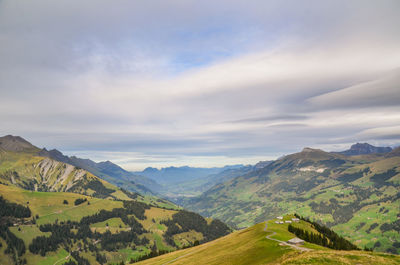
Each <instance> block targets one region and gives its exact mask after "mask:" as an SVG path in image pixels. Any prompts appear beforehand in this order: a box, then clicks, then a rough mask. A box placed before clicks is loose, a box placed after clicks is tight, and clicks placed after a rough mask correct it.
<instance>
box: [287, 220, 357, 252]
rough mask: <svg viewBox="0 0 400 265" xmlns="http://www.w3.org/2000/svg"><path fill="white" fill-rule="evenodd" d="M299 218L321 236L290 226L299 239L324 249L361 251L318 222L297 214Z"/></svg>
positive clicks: (289, 228)
mask: <svg viewBox="0 0 400 265" xmlns="http://www.w3.org/2000/svg"><path fill="white" fill-rule="evenodd" d="M295 215H296V217H297V218H299V219H302V220H304V221H306V222H308V223H310V224H311V225H312V227H313V228H314V229H315V230H317V231H318V232H319V233H320V235H318V234H314V233H312V232H308V231H306V230H303V229H301V228H298V227H295V226H293V225H291V224H289V226H288V230H289V232H291V233H293V234H295V235H296V236H297V237H299V238H301V239H303V240H305V241H307V242H310V243H315V244H318V245H321V246H324V247H328V248H332V249H337V250H359V248H358V247H357V246H356V245H354V244H353V243H351V242H350V241H348V240H346V239H345V238H343V237H341V236H339V235H338V234H336V233H335V232H334V231H332V230H331V229H329V228H328V227H326V226H324V225H321V224H319V223H317V222H313V221H311V220H309V219H308V218H303V217H301V216H299V215H297V214H295Z"/></svg>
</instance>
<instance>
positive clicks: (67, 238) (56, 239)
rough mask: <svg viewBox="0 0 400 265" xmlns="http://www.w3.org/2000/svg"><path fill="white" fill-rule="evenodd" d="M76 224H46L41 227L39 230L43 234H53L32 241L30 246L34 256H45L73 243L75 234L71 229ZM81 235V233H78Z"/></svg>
mask: <svg viewBox="0 0 400 265" xmlns="http://www.w3.org/2000/svg"><path fill="white" fill-rule="evenodd" d="M74 224H76V222H75V223H72V222H69V223H63V224H45V225H41V226H39V230H40V231H42V232H51V235H50V236H49V237H46V236H38V237H35V238H34V239H33V240H32V243H31V244H29V251H30V252H32V253H34V254H40V255H41V256H45V255H46V253H47V252H49V251H56V250H57V249H58V246H59V245H60V244H61V243H64V242H65V243H67V244H70V243H71V238H74V237H75V235H74V233H72V232H71V228H73V227H74ZM78 235H79V233H78Z"/></svg>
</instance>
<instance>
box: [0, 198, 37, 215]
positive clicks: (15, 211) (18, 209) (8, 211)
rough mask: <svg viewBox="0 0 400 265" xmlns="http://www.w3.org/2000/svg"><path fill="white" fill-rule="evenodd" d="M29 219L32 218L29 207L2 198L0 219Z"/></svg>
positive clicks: (0, 199) (0, 201)
mask: <svg viewBox="0 0 400 265" xmlns="http://www.w3.org/2000/svg"><path fill="white" fill-rule="evenodd" d="M5 216H7V217H15V218H28V217H30V216H31V210H30V209H29V207H25V206H23V205H20V204H16V203H13V202H9V201H7V200H5V199H4V198H3V197H2V196H0V218H1V217H5Z"/></svg>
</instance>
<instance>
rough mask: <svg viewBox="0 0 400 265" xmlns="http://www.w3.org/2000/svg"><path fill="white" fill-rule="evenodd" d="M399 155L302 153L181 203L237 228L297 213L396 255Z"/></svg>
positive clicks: (399, 218)
mask: <svg viewBox="0 0 400 265" xmlns="http://www.w3.org/2000/svg"><path fill="white" fill-rule="evenodd" d="M357 146H359V145H356V147H357ZM353 150H354V148H353ZM369 150H377V151H381V150H382V149H369ZM385 150H388V149H385ZM399 151H400V148H396V149H394V150H392V151H390V152H386V153H384V154H382V153H371V152H369V153H368V154H366V155H354V156H348V155H344V154H341V153H330V152H325V151H322V150H319V149H312V148H304V149H303V150H302V151H301V152H299V153H295V154H291V155H287V156H284V157H282V158H280V159H278V160H276V161H273V162H271V163H269V164H268V165H266V166H265V167H262V168H258V169H254V170H252V171H250V172H248V173H247V174H243V175H240V176H237V177H235V178H232V179H230V180H228V181H226V182H223V183H220V184H217V185H215V186H213V187H212V188H211V189H209V190H207V191H206V192H204V193H202V194H201V195H200V196H197V197H191V198H181V201H179V203H180V204H181V205H183V207H185V208H187V209H190V210H193V211H196V212H199V213H201V214H202V215H204V216H208V217H213V218H219V219H221V220H223V221H225V222H227V223H228V224H231V225H233V226H236V227H239V228H240V227H248V226H250V225H253V224H256V223H259V222H261V221H263V220H266V219H270V218H273V217H274V216H277V215H281V214H284V213H293V212H296V213H299V214H301V215H304V216H307V217H309V218H311V219H313V220H316V221H318V222H320V223H323V224H325V225H328V226H329V227H331V228H333V229H334V230H335V231H336V232H338V233H339V234H341V235H343V236H345V237H346V238H348V239H349V240H351V241H352V242H354V243H356V244H357V245H359V246H361V247H368V248H373V249H375V250H379V251H388V252H393V253H398V252H399V245H400V244H399V242H400V233H399V232H400V214H399V208H400V191H399V189H400V156H399V154H400V152H399ZM346 153H348V152H346Z"/></svg>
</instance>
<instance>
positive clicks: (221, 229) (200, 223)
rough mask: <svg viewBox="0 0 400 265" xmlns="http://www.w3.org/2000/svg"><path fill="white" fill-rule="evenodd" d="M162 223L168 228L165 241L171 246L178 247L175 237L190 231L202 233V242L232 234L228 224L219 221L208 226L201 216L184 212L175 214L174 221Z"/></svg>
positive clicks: (214, 221)
mask: <svg viewBox="0 0 400 265" xmlns="http://www.w3.org/2000/svg"><path fill="white" fill-rule="evenodd" d="M161 223H162V224H164V225H166V226H167V231H166V232H165V233H164V239H165V241H166V242H167V243H168V244H169V245H171V246H176V245H175V242H174V240H173V236H174V235H176V234H179V233H183V232H189V231H190V230H195V231H197V232H200V233H202V234H203V240H202V242H208V241H211V240H214V239H216V238H219V237H221V236H225V235H227V234H229V233H230V232H231V229H230V228H229V227H228V226H227V225H226V224H224V223H223V222H221V221H219V220H217V219H214V220H212V222H211V223H210V224H207V221H206V220H205V219H204V218H203V217H202V216H201V215H199V214H197V213H192V212H188V211H184V210H183V211H179V212H177V213H176V214H174V215H173V216H172V219H169V220H165V221H162V222H161ZM178 225H179V227H178Z"/></svg>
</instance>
